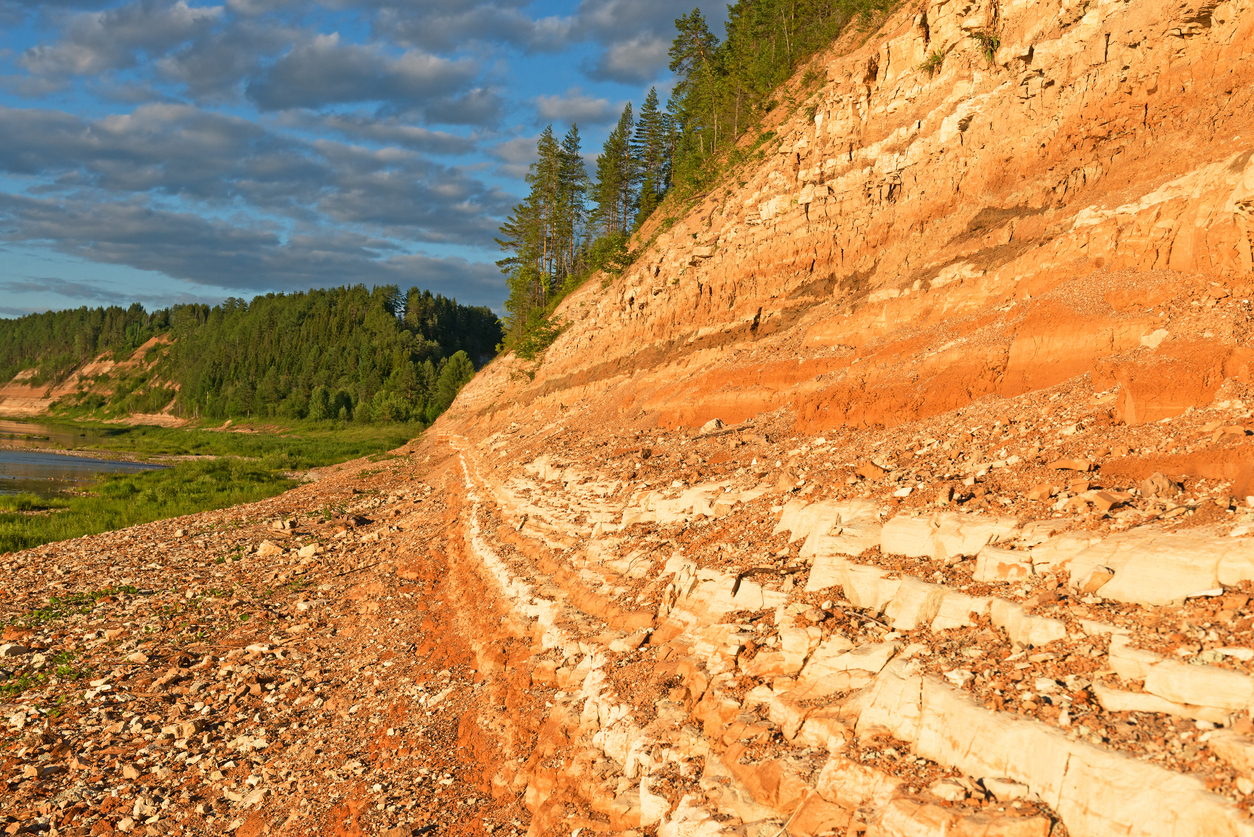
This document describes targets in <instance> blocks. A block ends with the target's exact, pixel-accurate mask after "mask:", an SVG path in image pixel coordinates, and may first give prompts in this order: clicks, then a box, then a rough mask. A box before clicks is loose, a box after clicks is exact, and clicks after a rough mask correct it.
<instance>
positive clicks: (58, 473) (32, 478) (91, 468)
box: [0, 420, 161, 497]
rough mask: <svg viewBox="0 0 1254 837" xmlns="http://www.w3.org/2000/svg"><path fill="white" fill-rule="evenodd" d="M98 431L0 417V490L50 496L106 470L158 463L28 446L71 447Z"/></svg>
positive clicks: (134, 468) (144, 468)
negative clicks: (6, 419)
mask: <svg viewBox="0 0 1254 837" xmlns="http://www.w3.org/2000/svg"><path fill="white" fill-rule="evenodd" d="M98 436H99V434H96V433H93V432H92V431H91V430H83V429H79V428H75V427H67V426H64V425H61V426H58V425H49V424H31V423H28V422H17V421H4V420H0V445H2V446H3V447H0V494H23V493H27V492H29V493H31V494H38V495H39V496H40V497H51V496H53V495H55V494H56V493H57V492H59V491H63V490H65V489H67V488H81V487H83V486H85V485H90V484H91V483H93V482H95V481H96V478H97V476H99V475H100V474H106V473H133V472H135V471H150V470H152V469H154V468H159V467H161V466H159V465H148V464H145V463H143V462H118V461H112V460H107V459H90V458H88V457H85V456H67V455H65V454H59V453H47V452H45V451H42V450H31V449H30V448H46V447H74V446H77V445H82V444H87V443H90V442H91V440H92V439H95V438H98Z"/></svg>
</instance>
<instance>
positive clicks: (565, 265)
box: [558, 125, 588, 278]
mask: <svg viewBox="0 0 1254 837" xmlns="http://www.w3.org/2000/svg"><path fill="white" fill-rule="evenodd" d="M558 180H559V183H560V193H559V194H560V198H559V205H558V206H559V210H558V221H559V223H558V236H559V239H560V241H561V249H562V264H561V267H562V269H561V278H564V277H565V276H567V275H569V274H570V273H572V272H573V271H574V269H575V258H576V256H577V254H578V252H579V246H580V244H581V242H582V239H583V229H584V222H585V221H586V219H587V214H588V211H587V208H586V206H585V200H586V196H587V193H588V169H587V167H586V166H585V165H584V161H583V152H582V150H581V148H580V141H579V126H578V125H571V126H570V130H569V131H567V132H566V137H565V139H563V140H562V148H561V152H560V172H559V175H558Z"/></svg>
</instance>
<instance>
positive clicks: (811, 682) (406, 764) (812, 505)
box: [0, 0, 1254, 837]
mask: <svg viewBox="0 0 1254 837" xmlns="http://www.w3.org/2000/svg"><path fill="white" fill-rule="evenodd" d="M1252 12H1254V8H1251V3H1250V2H1249V0H1232V1H1231V2H1225V3H1214V2H1207V3H1197V2H1157V0H1130V2H1126V3H1124V2H1118V3H1115V2H1102V3H1037V4H1029V3H1017V4H980V3H973V4H970V5H965V6H963V5H958V4H956V3H953V2H929V3H926V4H925V5H923V6H920V7H915V8H912V9H909V10H905V11H902V12H900V13H899V14H898V15H897V16H896V17H894V18H893V19H892V20H891V21H890V22H889V24H888V25H887V26H886V27H885V28H884V29H883V31H882V32H881V33H879V34H878V35H876V36H875V37H872V38H870V39H869V40H867V41H866V42H865V43H855V42H854V41H853V40H850V41H849V42H847V43H842V44H838V45H836V46H835V47H834V48H833V50H832V52H831V53H830V54H829V55H827V56H824V57H821V58H820V59H819V61H818V65H817V66H818V67H820V68H821V70H822V71H823V73H824V74H825V77H826V82H825V83H824V84H822V85H821V86H820V87H817V88H812V89H803V88H802V87H801V86H800V85H798V86H797V87H796V88H795V89H794V91H793V93H794V98H795V100H796V106H795V108H794V107H788V106H785V107H782V108H781V109H780V110H781V113H782V115H781V116H780V117H779V120H780V121H779V122H778V124H776V125H774V126H772V127H773V128H774V130H775V131H776V137H777V140H776V141H775V142H774V143H773V144H771V145H768V146H767V149H768V151H769V154H768V156H767V157H766V158H765V159H764V160H761V161H760V162H757V163H754V164H752V165H747V166H745V167H743V168H742V169H741V170H740V171H739V172H738V173H737V174H736V175H735V176H733V177H732V179H731V180H729V182H728V183H727V184H726V185H725V186H724V187H720V188H719V189H718V190H716V191H714V192H712V193H711V194H709V195H707V196H706V197H705V199H704V200H703V201H702V202H700V203H699V204H698V205H697V206H695V207H694V208H693V209H692V211H691V212H690V213H688V214H686V215H685V216H684V217H683V218H680V219H678V220H677V221H676V222H675V223H674V224H673V225H672V226H670V227H669V228H667V229H664V230H663V229H661V228H660V226H659V227H658V228H655V229H646V230H645V231H644V235H645V237H646V238H647V237H651V236H653V235H654V234H656V239H655V240H654V241H653V243H652V244H651V245H650V246H649V247H648V248H647V249H646V250H645V252H644V253H643V255H642V256H641V257H640V258H639V259H638V260H637V261H636V262H635V264H634V265H633V266H632V267H631V269H629V270H628V271H627V272H626V273H625V274H624V275H623V276H621V277H618V278H616V279H614V280H613V281H612V282H610V283H609V284H608V285H606V286H605V287H602V286H601V285H600V284H599V283H595V282H594V283H592V284H590V285H589V286H588V287H586V288H584V289H582V290H581V291H579V292H578V293H576V294H574V295H573V296H572V297H570V298H569V299H568V300H567V301H566V302H565V304H564V307H563V308H562V309H561V312H560V313H561V316H563V317H564V318H565V319H566V320H567V321H569V323H570V325H569V327H568V329H567V330H566V331H565V333H564V334H563V335H562V336H561V337H560V338H559V340H558V341H557V342H556V343H555V344H554V345H553V346H552V347H551V349H550V350H549V352H548V354H547V355H546V357H545V359H544V362H543V364H542V365H541V366H540V367H539V368H538V369H535V370H527V369H525V368H524V367H523V365H522V364H520V363H518V362H516V361H514V360H512V359H510V358H502V359H499V360H498V361H496V362H495V363H494V364H493V365H491V366H490V367H489V368H488V369H487V370H485V371H484V372H483V373H481V374H480V375H479V376H478V377H477V378H476V379H475V380H474V381H473V382H472V383H471V384H470V385H469V386H468V387H467V389H466V390H465V391H463V393H462V395H461V397H459V399H458V401H457V403H456V404H455V405H454V407H453V409H452V410H451V411H450V412H449V413H447V414H446V415H445V416H444V417H443V418H442V419H441V420H440V422H439V424H437V425H436V427H435V428H433V430H432V432H430V433H429V434H428V435H427V436H426V437H424V438H423V439H422V440H419V441H417V442H415V443H414V444H413V445H412V446H410V447H408V448H406V449H403V450H401V451H398V452H397V454H398V456H397V458H396V459H392V460H386V461H383V462H380V463H377V464H376V463H365V462H362V463H356V464H353V465H351V466H346V467H345V468H343V469H339V470H337V471H335V472H328V473H327V474H325V475H324V478H323V479H322V480H321V481H320V482H318V483H315V484H313V485H309V486H304V487H302V488H300V489H297V490H296V491H293V492H291V493H289V494H288V495H285V496H284V497H282V498H275V499H273V500H269V501H266V502H265V503H261V504H257V505H255V506H252V507H241V508H239V509H233V510H228V511H224V512H215V513H211V514H206V515H199V516H194V517H191V518H187V519H184V520H180V521H170V522H163V523H159V524H152V525H150V526H148V527H140V528H137V529H136V530H134V531H131V532H126V533H120V534H117V535H107V536H101V537H99V538H92V539H83V540H81V541H75V542H72V543H69V544H64V545H50V546H48V547H44V548H41V549H39V550H33V551H31V552H29V553H24V554H20V555H16V556H6V558H5V561H6V571H7V572H8V574H9V582H10V583H9V585H8V586H7V587H6V588H5V589H4V590H3V591H0V612H2V613H3V615H4V618H5V621H6V622H7V623H12V624H15V625H17V626H18V627H12V628H11V630H10V631H9V633H8V634H6V639H7V640H8V641H9V642H10V644H9V645H6V646H5V650H4V652H3V653H4V654H6V655H9V656H7V657H5V659H6V660H15V661H16V662H6V663H5V664H4V665H5V666H7V667H8V671H9V672H11V678H12V679H17V678H21V677H23V676H34V674H35V673H36V672H38V671H40V670H43V669H42V668H40V666H46V665H47V664H48V660H51V659H56V658H54V657H52V655H53V654H57V653H62V652H66V653H72V654H76V655H78V656H76V657H75V658H74V659H75V660H76V661H77V662H76V663H75V665H90V666H91V673H90V679H87V678H88V676H87V675H86V674H84V675H83V678H84V681H85V683H87V684H89V686H90V687H89V688H87V687H85V686H84V684H83V683H77V684H76V681H74V680H73V678H72V677H71V676H70V675H69V674H62V675H59V676H58V677H53V678H52V679H51V680H45V681H42V682H40V683H37V684H35V685H32V686H30V687H29V688H27V689H26V690H25V691H22V690H12V689H10V690H8V691H6V692H5V693H4V696H3V698H2V699H3V700H4V701H5V703H4V704H3V705H0V715H3V716H4V717H5V718H6V719H7V723H8V725H9V726H8V731H7V733H6V735H7V736H8V737H7V738H6V739H5V750H4V757H5V761H4V762H3V768H4V770H6V771H7V773H6V781H7V782H8V785H7V790H8V793H9V796H8V797H7V799H8V800H11V801H9V802H8V805H9V806H10V809H11V810H12V811H13V814H12V815H11V816H12V820H11V821H10V830H12V831H15V830H17V829H21V828H25V829H27V830H28V831H49V830H51V829H52V828H56V829H58V830H59V831H60V832H64V833H91V834H104V833H110V832H112V831H113V830H115V829H116V830H119V831H123V832H137V831H140V830H147V831H148V833H204V834H209V833H222V832H223V830H224V829H225V830H230V831H233V832H234V833H236V834H242V835H249V837H251V836H252V835H257V834H261V833H267V832H268V833H274V834H292V835H296V834H313V833H318V834H323V833H336V834H367V833H369V834H376V833H387V834H389V835H395V837H400V835H412V834H429V833H434V832H435V831H436V830H437V829H438V830H439V831H440V832H441V833H453V834H487V833H491V834H522V833H528V834H533V835H542V834H554V835H556V834H572V833H580V834H588V833H636V834H642V833H646V834H653V833H656V834H658V835H664V836H665V837H679V835H716V834H729V835H745V836H746V837H748V836H749V835H752V836H753V837H780V835H783V834H790V835H820V834H838V835H845V834H849V835H859V834H866V835H873V836H874V837H907V836H908V835H939V834H948V835H964V836H965V837H977V835H978V836H979V837H993V835H1004V837H1012V836H1013V837H1047V835H1053V837H1060V836H1061V835H1067V834H1070V835H1075V836H1076V837H1079V835H1101V836H1102V837H1105V835H1110V836H1111V837H1115V835H1118V837H1128V835H1147V836H1148V835H1197V837H1202V835H1251V834H1254V820H1251V819H1250V816H1249V809H1250V807H1251V805H1252V804H1254V719H1252V716H1251V711H1252V710H1254V616H1252V615H1251V606H1250V602H1251V599H1252V597H1254V537H1252V534H1254V499H1251V498H1250V497H1247V495H1254V438H1252V437H1254V418H1252V417H1254V394H1252V393H1251V392H1250V381H1249V376H1250V368H1249V367H1250V361H1251V348H1252V347H1251V344H1250V340H1249V336H1248V333H1247V332H1248V328H1249V321H1250V309H1249V306H1250V299H1251V295H1252V294H1254V271H1252V265H1251V245H1252V242H1254V215H1252V213H1254V133H1251V130H1250V127H1249V126H1250V125H1251V124H1254V57H1252V56H1254V14H1252ZM993 35H996V39H997V42H996V46H997V48H996V49H995V50H994V51H992V52H991V55H986V54H985V51H986V48H987V47H988V46H990V45H992V44H993V42H992V41H991V40H990V37H991V36H993ZM851 37H852V36H851ZM934 54H939V55H942V56H943V61H941V62H940V64H939V67H934V69H936V70H937V71H936V72H935V73H929V72H925V71H924V69H923V66H924V65H925V63H926V64H933V65H934V64H935V62H934V61H929V56H932V55H934ZM529 371H531V372H534V373H535V374H534V377H531V376H530V375H529V374H528V372H529ZM275 517H280V518H282V519H283V520H285V521H288V522H287V523H285V524H283V525H281V526H280V527H279V528H278V529H274V528H267V526H266V525H265V523H264V521H266V520H271V519H273V518H275ZM293 521H294V522H293ZM105 584H107V585H110V586H111V587H110V589H112V590H114V591H116V590H117V589H119V587H120V585H132V586H133V587H135V588H138V589H137V590H135V591H134V592H130V593H117V592H113V593H111V594H110V595H107V596H105V597H103V598H97V599H96V600H94V606H93V607H90V608H88V609H87V610H86V611H78V610H73V611H65V612H63V613H62V612H52V613H49V612H48V611H40V610H39V609H38V608H40V606H41V605H45V604H46V603H48V601H49V597H50V596H51V595H54V594H55V595H58V596H61V595H63V594H64V593H66V592H79V591H90V590H96V592H100V591H99V590H98V589H97V588H99V587H100V586H101V585H105ZM74 601H75V603H76V604H77V603H79V602H81V601H82V600H79V599H75V600H74ZM52 610H53V611H56V608H52ZM41 613H42V614H43V615H40V614H41ZM245 615H246V616H248V617H251V618H247V619H245V618H242V617H243V616H245ZM36 655H40V662H39V663H35V662H32V660H34V658H35V656H36ZM15 691H16V694H15V693H14V692H15ZM59 697H60V698H65V699H66V701H64V702H63V703H62V704H61V705H63V706H65V707H68V708H66V709H64V710H62V711H60V712H59V713H57V712H51V711H49V707H50V706H54V705H56V701H57V699H58V698H59Z"/></svg>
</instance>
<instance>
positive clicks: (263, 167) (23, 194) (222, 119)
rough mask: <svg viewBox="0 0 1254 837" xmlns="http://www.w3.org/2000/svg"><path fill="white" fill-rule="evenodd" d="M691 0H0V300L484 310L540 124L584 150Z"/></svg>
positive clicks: (664, 81) (712, 15) (653, 69)
mask: <svg viewBox="0 0 1254 837" xmlns="http://www.w3.org/2000/svg"><path fill="white" fill-rule="evenodd" d="M693 4H694V0H684V2H678V3H677V2H670V0H583V2H577V0H571V1H570V2H558V0H542V2H534V3H526V2H521V0H321V2H312V0H223V2H221V3H220V4H219V5H213V4H211V2H204V0H123V2H101V0H44V1H41V0H0V316H20V315H22V314H25V313H28V312H31V311H40V310H46V309H49V308H52V309H61V308H71V307H77V306H80V305H90V306H96V305H109V304H122V305H125V304H129V303H130V302H133V301H138V302H141V303H143V304H144V305H145V307H147V308H149V309H150V310H151V309H153V308H157V307H163V306H165V305H169V304H171V303H175V302H210V303H216V302H218V301H220V300H222V299H224V298H225V297H228V296H238V297H245V298H251V297H252V296H254V295H256V294H258V293H265V292H268V291H289V290H302V289H305V288H309V287H315V286H330V285H340V284H354V283H363V284H366V285H377V284H397V285H400V286H401V287H402V288H408V287H410V286H411V285H418V286H420V287H425V288H430V289H431V290H432V291H435V292H437V293H443V294H445V295H446V296H455V297H456V298H457V299H458V300H459V301H460V302H464V303H471V304H483V305H490V306H492V307H493V308H494V309H497V310H498V311H499V310H500V307H501V302H502V301H503V299H504V295H505V294H504V286H503V280H502V277H501V275H500V273H499V272H498V270H497V268H496V266H495V265H494V264H493V261H494V260H495V259H497V258H500V255H501V254H500V252H499V250H497V248H496V245H495V244H494V243H493V241H492V239H493V236H494V235H496V233H497V227H498V226H499V224H500V222H501V220H502V218H503V217H504V216H505V214H506V213H508V211H509V209H510V208H511V207H512V206H513V204H515V203H517V202H518V200H519V199H520V198H521V197H522V195H523V193H524V191H525V185H524V183H523V181H522V176H523V175H524V174H525V172H526V169H527V165H528V164H529V163H530V162H531V160H532V157H533V155H534V151H535V141H536V137H537V135H538V134H539V132H540V130H541V129H543V127H544V126H545V125H546V124H549V123H552V124H553V126H554V131H555V132H556V133H557V134H558V135H559V136H560V135H562V134H564V133H565V131H566V129H567V127H568V126H569V125H570V123H571V122H578V124H579V127H580V132H581V134H582V135H583V140H584V142H583V147H584V151H585V152H587V153H588V154H589V155H592V156H595V154H596V153H597V151H599V149H600V145H601V143H602V141H603V140H604V138H605V134H606V132H607V131H608V129H609V128H610V127H612V123H613V122H614V121H615V120H616V119H617V118H618V114H619V112H620V111H621V109H622V106H623V104H624V103H626V102H627V101H632V102H633V103H635V105H636V106H637V107H638V106H639V104H640V102H641V101H642V100H643V99H644V95H645V94H646V93H647V92H648V89H649V87H650V86H651V85H654V84H656V85H658V86H659V92H660V93H661V94H662V97H663V100H665V94H666V91H667V90H668V89H669V82H670V78H669V73H668V72H667V69H666V63H667V58H666V53H667V49H668V48H669V45H670V41H671V39H672V38H673V36H674V19H675V18H676V17H678V16H680V15H681V14H683V13H685V12H686V11H688V10H689V9H690V8H691V6H692V5H693ZM698 5H700V6H701V7H702V9H703V11H704V12H705V14H706V16H707V18H709V19H710V22H711V29H712V30H714V31H715V32H719V33H721V32H722V17H723V15H725V5H724V4H723V3H711V2H708V0H702V1H701V2H700V3H699V4H698Z"/></svg>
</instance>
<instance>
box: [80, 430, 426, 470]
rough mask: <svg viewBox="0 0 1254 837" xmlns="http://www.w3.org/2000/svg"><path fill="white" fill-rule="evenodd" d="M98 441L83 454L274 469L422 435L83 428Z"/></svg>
mask: <svg viewBox="0 0 1254 837" xmlns="http://www.w3.org/2000/svg"><path fill="white" fill-rule="evenodd" d="M81 427H83V428H86V429H90V431H91V435H92V437H94V438H87V439H85V440H84V444H83V445H82V446H81V448H80V449H82V450H101V451H126V452H128V453H133V454H135V455H136V456H139V457H141V458H145V457H159V456H180V455H189V454H190V455H196V456H238V457H245V458H248V459H255V460H258V461H259V463H260V464H262V465H263V466H265V467H268V468H271V469H285V470H295V469H301V468H316V467H319V466H322V465H331V464H334V463H336V462H343V461H345V460H347V459H355V458H357V457H359V456H368V455H370V454H377V453H383V452H385V451H389V450H392V449H393V448H398V447H400V446H401V445H403V444H405V443H406V442H408V441H409V440H410V439H413V438H414V437H416V436H418V435H419V434H420V433H421V432H422V429H423V428H422V425H420V424H387V425H364V426H363V425H346V426H340V425H339V424H338V423H337V422H320V423H315V422H308V423H305V422H293V423H291V424H274V425H271V424H267V428H266V429H265V430H263V431H261V432H256V433H253V432H236V431H231V430H226V431H222V430H205V429H203V428H186V427H180V428H175V427H153V426H148V425H137V426H134V427H118V426H116V425H99V424H82V425H81Z"/></svg>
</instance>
